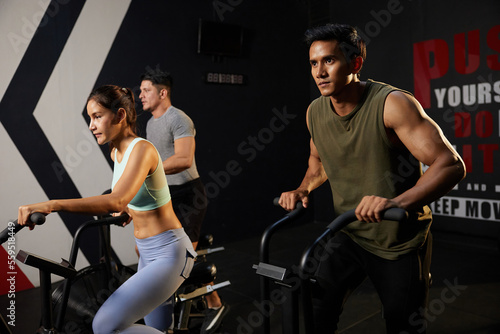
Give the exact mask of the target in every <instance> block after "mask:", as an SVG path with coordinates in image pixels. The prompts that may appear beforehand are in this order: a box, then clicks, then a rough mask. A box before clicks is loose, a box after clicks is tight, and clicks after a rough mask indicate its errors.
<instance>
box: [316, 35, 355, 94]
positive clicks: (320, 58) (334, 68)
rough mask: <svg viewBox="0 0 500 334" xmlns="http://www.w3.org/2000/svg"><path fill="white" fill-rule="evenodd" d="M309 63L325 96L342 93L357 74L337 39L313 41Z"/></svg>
mask: <svg viewBox="0 0 500 334" xmlns="http://www.w3.org/2000/svg"><path fill="white" fill-rule="evenodd" d="M309 63H310V64H311V75H312V76H313V78H314V80H315V81H316V85H317V86H318V89H319V91H320V93H321V95H323V96H336V95H338V94H340V93H341V92H342V90H343V88H344V87H345V86H346V85H347V84H349V83H350V82H351V81H352V80H353V78H354V76H355V74H353V73H352V71H351V64H350V63H348V62H347V61H346V59H345V57H344V54H343V53H342V50H341V49H340V47H339V45H338V42H337V41H335V40H333V41H315V42H313V43H312V44H311V47H310V48H309Z"/></svg>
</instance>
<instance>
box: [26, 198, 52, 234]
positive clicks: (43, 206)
mask: <svg viewBox="0 0 500 334" xmlns="http://www.w3.org/2000/svg"><path fill="white" fill-rule="evenodd" d="M35 212H40V213H43V214H44V215H48V214H49V213H51V212H52V207H51V205H50V201H47V202H42V203H37V204H29V205H22V206H20V207H19V210H18V213H17V223H18V224H19V225H21V226H28V227H29V229H30V230H32V229H34V228H35V224H34V223H33V222H31V220H30V219H29V218H30V216H31V214H33V213H35Z"/></svg>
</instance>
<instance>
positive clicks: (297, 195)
mask: <svg viewBox="0 0 500 334" xmlns="http://www.w3.org/2000/svg"><path fill="white" fill-rule="evenodd" d="M308 195H309V193H308V191H306V190H300V189H296V190H292V191H287V192H284V193H282V194H281V196H280V199H279V202H278V203H279V205H281V206H282V207H283V209H285V210H287V211H293V210H294V209H295V206H296V205H297V202H302V205H303V206H304V208H307V205H308V204H309V197H308Z"/></svg>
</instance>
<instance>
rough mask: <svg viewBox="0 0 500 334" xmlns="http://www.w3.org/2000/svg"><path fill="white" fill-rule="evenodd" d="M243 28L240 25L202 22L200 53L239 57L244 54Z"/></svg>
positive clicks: (199, 36)
mask: <svg viewBox="0 0 500 334" xmlns="http://www.w3.org/2000/svg"><path fill="white" fill-rule="evenodd" d="M242 45H243V28H242V27H240V26H238V25H233V24H226V23H220V22H212V21H205V20H200V25H199V30H198V53H200V54H208V55H217V56H231V57H238V56H241V54H242Z"/></svg>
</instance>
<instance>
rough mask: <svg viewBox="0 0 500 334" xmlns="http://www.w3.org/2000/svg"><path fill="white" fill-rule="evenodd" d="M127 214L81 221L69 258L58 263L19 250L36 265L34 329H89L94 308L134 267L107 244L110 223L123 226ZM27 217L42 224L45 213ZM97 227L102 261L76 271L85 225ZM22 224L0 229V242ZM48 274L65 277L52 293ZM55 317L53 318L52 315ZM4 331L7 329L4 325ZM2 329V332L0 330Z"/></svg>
mask: <svg viewBox="0 0 500 334" xmlns="http://www.w3.org/2000/svg"><path fill="white" fill-rule="evenodd" d="M127 219H128V216H127V215H122V216H118V217H111V216H106V217H102V218H100V219H97V220H90V221H87V222H85V223H83V224H82V225H81V226H80V227H79V229H78V230H77V231H76V233H75V236H74V238H73V243H72V247H71V252H70V257H69V260H64V259H63V260H62V262H61V263H57V262H55V261H52V260H48V259H45V258H43V257H40V256H38V255H35V254H32V253H29V252H27V251H24V250H20V251H19V252H18V254H17V256H16V259H17V260H18V261H20V262H22V263H24V264H26V265H29V266H32V267H35V268H37V269H38V270H39V273H40V293H41V314H42V318H41V326H40V328H39V329H38V331H37V333H47V334H49V333H50V334H57V333H63V332H64V333H68V334H69V333H82V334H84V333H92V328H91V327H92V319H93V317H94V315H95V313H96V312H97V309H98V308H99V307H100V305H102V303H104V301H105V300H106V299H107V297H109V295H111V293H112V292H113V291H114V290H116V289H117V288H118V286H120V285H121V284H122V283H123V282H124V281H125V280H127V279H128V278H129V277H130V276H132V275H133V273H134V271H133V270H132V269H130V268H128V267H126V266H123V265H122V263H121V262H120V261H119V259H118V258H117V257H116V256H113V255H112V250H111V246H110V225H118V226H122V224H123V223H124V222H125V221H126V220H127ZM30 220H31V221H32V222H33V223H35V224H37V225H41V224H43V223H44V222H45V216H44V215H43V214H40V213H34V214H32V215H31V216H30ZM91 227H97V228H99V237H100V244H101V245H100V250H101V255H102V257H101V259H102V260H101V262H100V263H98V264H95V265H91V266H89V267H86V268H84V269H82V270H79V271H77V270H76V269H75V268H74V266H75V264H76V259H77V253H78V245H79V242H80V238H81V235H82V233H83V231H85V230H86V229H88V228H91ZM22 228H23V226H20V225H19V224H17V221H14V222H13V223H12V224H9V227H7V228H6V229H5V230H3V231H2V232H0V244H2V243H4V242H5V241H7V239H8V238H9V237H13V236H14V234H16V233H17V232H18V231H20V230H21V229H22ZM51 274H55V275H58V276H61V277H63V278H65V280H63V281H62V283H61V284H60V285H59V286H58V287H57V288H56V289H55V290H54V292H52V293H51V290H52V285H51ZM54 317H55V319H54ZM5 330H6V333H9V332H10V329H9V328H8V327H7V328H6V329H5ZM2 333H3V332H2Z"/></svg>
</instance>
